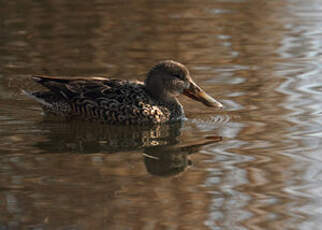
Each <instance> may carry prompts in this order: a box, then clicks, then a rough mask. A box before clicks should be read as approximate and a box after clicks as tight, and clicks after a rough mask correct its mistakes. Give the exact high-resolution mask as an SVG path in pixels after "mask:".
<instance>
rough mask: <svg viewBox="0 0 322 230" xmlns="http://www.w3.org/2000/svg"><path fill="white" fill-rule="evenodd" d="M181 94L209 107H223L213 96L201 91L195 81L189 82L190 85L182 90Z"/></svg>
mask: <svg viewBox="0 0 322 230" xmlns="http://www.w3.org/2000/svg"><path fill="white" fill-rule="evenodd" d="M183 94H184V95H186V96H188V97H190V98H192V99H194V100H196V101H199V102H201V103H203V104H204V105H206V106H209V107H216V108H223V105H222V104H221V103H220V102H218V101H217V100H216V99H214V98H213V97H211V96H209V95H208V94H207V93H206V92H205V91H203V90H202V89H201V88H200V87H199V86H198V85H196V83H194V82H190V87H189V88H188V89H185V90H184V91H183Z"/></svg>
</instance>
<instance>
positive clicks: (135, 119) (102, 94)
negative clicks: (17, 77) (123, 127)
mask: <svg viewBox="0 0 322 230" xmlns="http://www.w3.org/2000/svg"><path fill="white" fill-rule="evenodd" d="M33 79H34V80H35V81H37V82H38V83H40V84H42V85H44V86H45V87H47V88H48V89H49V91H45V92H35V93H31V94H29V93H27V94H29V96H31V97H33V98H34V99H36V100H37V101H38V102H40V103H41V104H42V105H43V108H44V110H45V111H46V112H49V113H53V114H56V115H62V116H65V117H67V118H71V117H81V118H85V119H88V120H98V121H102V122H106V123H109V124H116V123H117V124H141V123H162V122H166V121H168V120H170V117H171V113H170V110H169V108H167V106H164V105H162V104H161V103H160V102H158V101H157V100H155V99H154V98H152V97H151V96H150V95H149V93H148V92H147V91H146V89H145V87H144V84H143V83H142V82H138V81H127V80H117V79H106V78H100V77H97V78H90V79H87V78H75V79H72V78H56V77H42V76H36V77H34V78H33Z"/></svg>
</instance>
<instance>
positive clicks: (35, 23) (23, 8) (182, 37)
mask: <svg viewBox="0 0 322 230" xmlns="http://www.w3.org/2000/svg"><path fill="white" fill-rule="evenodd" d="M321 28H322V2H321V1H319V0H307V1H299V0H285V1H264V0H217V1H209V0H201V1H198V2H196V1H185V2H184V4H183V3H182V2H179V1H177V2H175V1H160V0H152V1H144V0H140V1H135V2H134V1H129V2H128V1H121V0H118V1H101V0H94V1H63V0H55V1H51V0H43V1H27V0H20V1H2V2H0V136H1V142H0V213H1V215H0V229H1V230H2V229H10V230H11V229H37V230H39V229H77V230H78V229H122V230H123V229H124V230H127V229H214V230H217V229H230V230H231V229H309V230H311V229H320V226H321V224H322V219H321V205H322V180H321V178H322V177H321V171H322V164H321V161H322V157H321V156H322V155H321V154H322V152H321V147H322V140H321V137H322V128H321V127H322V126H321V124H322V116H321V112H322V111H321V110H322V100H321V99H322V78H321V72H322V65H321V63H322V58H321V50H322V42H321V36H322V32H321ZM168 58H171V59H175V60H177V61H180V62H182V63H184V64H185V65H186V66H187V67H188V68H189V69H190V70H191V73H192V75H193V77H194V79H195V80H196V82H198V83H199V84H200V85H201V86H202V87H203V88H204V89H205V90H206V91H207V92H208V93H209V94H211V95H213V96H214V97H215V98H217V99H218V100H220V101H221V102H223V104H225V106H226V109H225V111H221V112H216V111H213V110H211V109H208V108H205V107H204V106H203V105H201V104H198V103H195V102H193V101H191V100H190V99H187V98H180V100H181V101H182V102H183V104H184V107H185V111H186V115H187V117H188V120H187V121H185V122H183V123H179V124H173V125H161V126H157V127H143V128H142V127H119V126H117V127H115V126H112V127H111V126H102V125H98V124H93V123H84V122H79V121H75V122H66V121H60V120H57V119H51V118H47V117H44V116H42V115H41V110H40V108H39V106H38V105H37V104H36V103H34V102H33V101H31V100H29V99H28V98H26V97H25V96H23V95H22V94H21V93H20V89H27V90H33V89H38V88H39V87H38V86H37V85H35V84H34V83H33V82H32V81H31V80H30V78H29V77H30V76H31V75H32V74H49V75H71V76H76V75H82V76H88V75H92V74H95V75H97V76H105V75H107V76H113V77H116V78H120V79H127V78H129V79H136V78H137V79H140V80H142V79H144V74H145V73H146V71H147V70H148V69H149V68H150V67H151V66H152V65H154V64H155V63H156V62H158V61H159V60H163V59H168Z"/></svg>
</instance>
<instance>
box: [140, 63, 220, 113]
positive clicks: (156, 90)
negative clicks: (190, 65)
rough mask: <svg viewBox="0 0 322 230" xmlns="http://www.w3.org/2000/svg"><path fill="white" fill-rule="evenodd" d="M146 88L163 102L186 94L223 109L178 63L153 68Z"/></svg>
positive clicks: (147, 79)
mask: <svg viewBox="0 0 322 230" xmlns="http://www.w3.org/2000/svg"><path fill="white" fill-rule="evenodd" d="M145 87H146V89H147V90H148V91H149V92H150V94H152V95H153V96H154V97H155V98H158V99H160V100H163V101H167V102H171V101H175V100H176V99H175V98H176V97H177V96H179V95H180V94H184V95H186V96H188V97H190V98H192V99H194V100H196V101H199V102H201V103H203V104H204V105H206V106H209V107H217V108H222V107H223V105H222V104H221V103H220V102H218V101H216V100H215V99H214V98H212V97H211V96H209V95H208V94H207V93H206V92H205V91H204V90H202V89H201V88H200V87H199V86H198V85H197V84H196V83H195V82H194V81H193V80H192V78H191V76H190V73H189V70H188V69H187V68H186V67H185V66H184V65H182V64H181V63H179V62H176V61H171V60H166V61H162V62H160V63H159V64H157V65H155V66H154V67H152V69H151V70H150V71H149V73H148V75H147V78H146V80H145Z"/></svg>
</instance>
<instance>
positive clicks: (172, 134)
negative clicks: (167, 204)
mask: <svg viewBox="0 0 322 230" xmlns="http://www.w3.org/2000/svg"><path fill="white" fill-rule="evenodd" d="M41 125H42V127H43V128H44V129H46V131H47V136H46V140H43V141H40V142H38V143H37V144H36V145H37V147H39V148H41V149H43V150H45V152H47V153H48V152H50V153H68V152H73V153H85V154H90V153H106V154H112V153H118V152H129V151H142V152H143V154H142V155H143V159H144V164H145V166H146V169H147V171H148V172H149V173H150V174H153V175H158V176H171V175H176V174H178V173H180V172H182V171H184V170H185V169H186V168H187V166H189V165H191V160H190V159H189V155H190V154H192V153H194V152H197V151H198V149H199V148H200V147H201V146H204V145H207V144H211V143H215V142H219V141H221V137H218V136H213V137H208V138H203V139H200V140H198V141H197V142H194V143H189V144H183V143H180V140H179V137H180V135H181V130H182V127H183V122H177V123H171V124H162V125H154V126H143V127H142V126H107V125H101V124H96V123H90V122H84V121H72V122H57V121H44V122H43V123H42V124H41Z"/></svg>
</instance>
